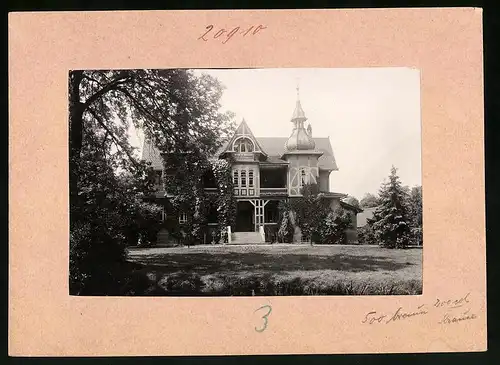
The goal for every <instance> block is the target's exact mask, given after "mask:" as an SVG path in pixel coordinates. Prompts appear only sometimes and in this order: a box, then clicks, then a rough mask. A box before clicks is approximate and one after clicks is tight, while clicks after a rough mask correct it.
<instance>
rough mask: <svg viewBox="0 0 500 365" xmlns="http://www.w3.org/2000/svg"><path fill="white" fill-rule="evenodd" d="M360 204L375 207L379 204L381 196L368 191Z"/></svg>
mask: <svg viewBox="0 0 500 365" xmlns="http://www.w3.org/2000/svg"><path fill="white" fill-rule="evenodd" d="M359 205H360V207H361V208H375V207H376V206H378V205H379V198H378V197H377V196H375V195H373V194H371V193H366V194H365V196H364V197H363V199H361V201H360V202H359Z"/></svg>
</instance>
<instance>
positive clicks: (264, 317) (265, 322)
mask: <svg viewBox="0 0 500 365" xmlns="http://www.w3.org/2000/svg"><path fill="white" fill-rule="evenodd" d="M262 309H267V312H266V314H264V315H263V316H262V317H261V318H262V320H263V323H262V326H261V327H260V328H258V327H255V330H256V331H257V332H264V330H265V329H266V328H267V322H268V319H267V317H269V315H270V314H271V311H272V308H271V306H270V305H263V306H262V307H260V308H258V309H256V310H255V312H257V311H260V310H262Z"/></svg>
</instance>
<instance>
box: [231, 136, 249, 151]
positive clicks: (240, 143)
mask: <svg viewBox="0 0 500 365" xmlns="http://www.w3.org/2000/svg"><path fill="white" fill-rule="evenodd" d="M233 151H234V152H253V143H252V141H251V140H249V139H248V138H239V139H237V140H236V141H235V142H234V144H233Z"/></svg>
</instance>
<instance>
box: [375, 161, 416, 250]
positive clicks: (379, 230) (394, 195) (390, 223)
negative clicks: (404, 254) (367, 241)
mask: <svg viewBox="0 0 500 365" xmlns="http://www.w3.org/2000/svg"><path fill="white" fill-rule="evenodd" d="M379 197H380V204H379V206H378V207H377V209H376V210H375V212H374V214H373V218H372V219H369V220H368V223H369V224H370V225H371V226H372V228H373V231H374V233H375V237H376V238H377V240H378V241H379V244H380V245H382V246H385V247H390V248H402V247H405V246H407V245H408V243H409V238H410V224H409V223H410V222H409V215H408V209H407V202H408V193H407V192H406V191H405V189H404V188H403V186H402V185H401V181H400V180H399V176H398V175H397V169H396V168H395V167H394V166H392V168H391V173H390V175H389V180H388V181H387V182H384V183H382V186H381V187H380V190H379Z"/></svg>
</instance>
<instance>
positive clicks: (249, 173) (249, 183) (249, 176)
mask: <svg viewBox="0 0 500 365" xmlns="http://www.w3.org/2000/svg"><path fill="white" fill-rule="evenodd" d="M248 186H250V187H253V170H250V171H248Z"/></svg>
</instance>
